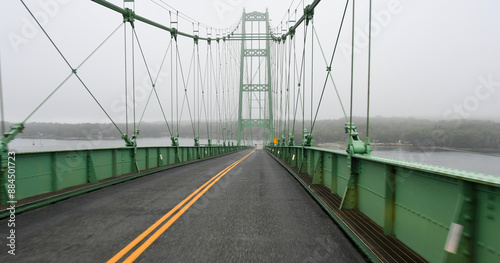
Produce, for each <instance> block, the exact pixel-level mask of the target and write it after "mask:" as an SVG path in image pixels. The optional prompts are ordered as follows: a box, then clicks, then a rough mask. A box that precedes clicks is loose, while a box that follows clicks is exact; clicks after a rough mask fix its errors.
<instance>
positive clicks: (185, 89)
mask: <svg viewBox="0 0 500 263" xmlns="http://www.w3.org/2000/svg"><path fill="white" fill-rule="evenodd" d="M175 46H176V47H177V41H176V42H175ZM194 50H195V49H194V47H193V55H192V57H194ZM177 60H178V61H179V68H180V71H181V78H182V84H183V87H184V100H183V101H182V107H181V115H180V118H182V113H183V111H184V102H186V103H187V108H188V113H189V118H190V120H191V126H192V128H193V136H196V132H195V128H194V122H193V115H192V114H191V107H190V105H189V99H188V95H187V83H186V79H185V77H184V71H183V70H182V63H181V55H180V53H179V48H178V47H177ZM191 63H193V60H192V59H191ZM189 72H191V65H189ZM190 74H191V73H189V74H188V80H187V81H189V75H190ZM178 125H179V123H178V124H177V126H178Z"/></svg>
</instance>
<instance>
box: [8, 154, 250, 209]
mask: <svg viewBox="0 0 500 263" xmlns="http://www.w3.org/2000/svg"><path fill="white" fill-rule="evenodd" d="M246 148H248V147H245V146H241V147H238V146H199V147H193V146H180V147H138V148H136V149H134V148H131V147H123V148H109V149H89V150H68V151H46V152H31V153H30V152H28V153H17V154H16V155H15V156H16V159H15V164H16V171H15V175H16V177H15V186H16V188H15V191H16V193H15V200H22V199H25V198H29V197H34V196H37V195H41V194H46V193H50V192H55V191H59V190H61V189H65V188H68V187H74V186H83V185H86V184H89V185H92V184H95V183H98V182H99V181H101V180H104V179H112V178H114V177H118V176H121V175H126V174H141V173H142V174H144V172H147V171H151V170H153V171H159V170H163V169H168V168H170V167H172V166H178V165H182V164H189V163H192V162H195V161H199V160H203V159H207V158H210V157H215V156H218V155H223V154H227V153H231V152H235V151H238V150H243V149H246ZM3 179H6V178H3ZM2 185H5V182H3V183H2ZM2 190H3V191H2V195H1V202H2V204H6V203H7V201H8V200H10V199H8V198H7V189H6V188H4V187H2Z"/></svg>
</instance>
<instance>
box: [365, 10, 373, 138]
mask: <svg viewBox="0 0 500 263" xmlns="http://www.w3.org/2000/svg"><path fill="white" fill-rule="evenodd" d="M368 19H369V20H368V21H369V22H368V97H367V103H366V104H367V107H366V140H367V142H369V138H370V70H371V69H370V67H371V48H372V0H370V10H369V18H368Z"/></svg>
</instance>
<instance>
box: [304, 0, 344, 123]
mask: <svg viewBox="0 0 500 263" xmlns="http://www.w3.org/2000/svg"><path fill="white" fill-rule="evenodd" d="M348 5H349V0H347V1H346V4H345V8H344V14H343V15H342V20H341V22H340V27H339V32H338V33H337V40H336V41H335V46H334V47H333V53H332V57H331V58H330V64H328V66H327V70H328V73H327V74H326V78H325V82H324V85H323V90H322V91H321V97H320V99H319V103H318V108H317V109H316V115H315V116H314V122H313V125H312V127H311V132H312V130H313V128H314V125H315V124H316V118H317V117H318V112H319V108H320V106H321V102H322V100H323V95H324V93H325V88H326V84H327V82H328V77H330V78H331V80H332V83H333V87H334V88H335V92H336V93H337V97H338V99H339V102H340V106H341V107H342V111H343V112H344V118H345V120H346V121H347V114H346V112H345V109H344V105H343V104H342V100H341V99H340V95H339V92H338V90H337V86H336V85H335V81H334V80H333V77H332V73H331V68H332V64H333V58H334V57H335V52H336V51H337V44H338V43H339V38H340V33H341V32H342V26H343V24H344V19H345V14H346V12H347V6H348ZM313 33H314V34H316V38H318V43H319V47H320V49H321V53H322V54H323V58H325V53H324V52H323V48H322V47H321V43H320V41H319V37H318V34H317V33H316V30H313ZM325 62H326V58H325Z"/></svg>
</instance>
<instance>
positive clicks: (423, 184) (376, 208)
mask: <svg viewBox="0 0 500 263" xmlns="http://www.w3.org/2000/svg"><path fill="white" fill-rule="evenodd" d="M266 149H267V150H268V151H269V152H270V153H272V154H273V155H275V156H276V157H278V158H280V159H281V160H283V161H284V162H286V163H287V164H289V165H290V166H291V167H296V168H298V169H299V171H300V172H301V173H307V174H308V175H310V176H311V178H312V182H313V184H323V185H324V186H326V187H328V188H329V189H330V190H331V194H338V195H339V196H341V197H343V200H342V206H343V209H358V210H359V211H361V212H362V213H363V214H365V215H366V216H368V217H369V218H370V219H371V220H373V221H374V222H375V223H376V224H378V225H379V226H381V227H383V229H384V234H386V235H394V236H395V237H396V238H398V239H399V240H401V241H402V242H403V243H405V244H406V245H407V246H408V247H410V248H411V249H413V250H414V251H415V252H417V253H418V254H420V255H421V256H422V257H424V258H425V259H426V260H428V261H430V262H500V242H498V240H499V238H500V176H494V175H486V174H479V173H473V172H467V171H461V170H456V169H450V168H444V167H438V166H433V165H426V164H420V163H414V162H408V161H401V160H393V159H388V158H382V157H376V156H371V155H360V154H354V155H352V157H351V158H352V160H351V162H350V163H351V165H352V167H351V171H352V174H350V172H349V171H350V169H349V167H348V164H349V162H348V154H347V153H346V152H344V151H336V150H328V149H322V148H316V147H300V146H298V147H286V146H270V147H266ZM450 228H451V229H452V230H451V231H450ZM456 237H458V239H455V238H456ZM454 240H459V241H458V242H454ZM445 246H446V249H447V250H448V251H449V252H447V251H446V250H445Z"/></svg>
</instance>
